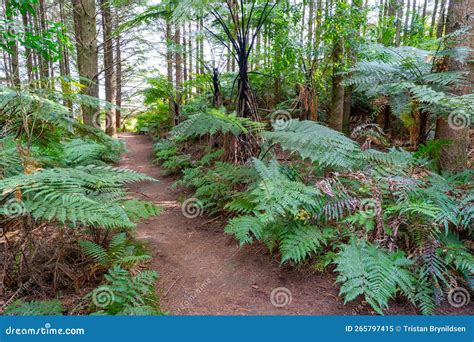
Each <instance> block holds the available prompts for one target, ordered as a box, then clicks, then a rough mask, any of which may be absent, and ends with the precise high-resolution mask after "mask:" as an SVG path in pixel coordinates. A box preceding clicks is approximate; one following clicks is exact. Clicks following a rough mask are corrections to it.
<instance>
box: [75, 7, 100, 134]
mask: <svg viewBox="0 0 474 342" xmlns="http://www.w3.org/2000/svg"><path fill="white" fill-rule="evenodd" d="M72 4H73V11H74V30H75V36H76V49H77V69H78V73H79V76H80V77H81V81H80V82H81V84H82V87H83V88H82V89H81V93H82V94H85V95H89V96H92V97H96V98H99V80H98V75H99V58H98V53H97V31H96V21H95V19H96V6H95V0H73V1H72ZM81 110H82V118H83V120H84V123H85V124H88V125H91V126H92V125H93V124H94V116H95V117H96V118H97V113H98V110H97V108H96V107H94V106H89V105H87V104H82V105H81Z"/></svg>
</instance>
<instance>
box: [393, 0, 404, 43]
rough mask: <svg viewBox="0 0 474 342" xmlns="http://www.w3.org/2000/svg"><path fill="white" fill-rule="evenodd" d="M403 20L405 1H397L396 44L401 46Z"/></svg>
mask: <svg viewBox="0 0 474 342" xmlns="http://www.w3.org/2000/svg"><path fill="white" fill-rule="evenodd" d="M402 20H403V1H401V0H398V1H397V25H396V32H395V46H400V37H401V34H402Z"/></svg>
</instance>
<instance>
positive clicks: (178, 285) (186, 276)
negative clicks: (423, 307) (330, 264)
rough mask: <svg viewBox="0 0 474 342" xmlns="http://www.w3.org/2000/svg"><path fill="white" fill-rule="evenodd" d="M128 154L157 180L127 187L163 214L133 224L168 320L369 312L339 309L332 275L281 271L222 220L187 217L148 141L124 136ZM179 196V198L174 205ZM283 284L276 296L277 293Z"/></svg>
mask: <svg viewBox="0 0 474 342" xmlns="http://www.w3.org/2000/svg"><path fill="white" fill-rule="evenodd" d="M120 137H121V138H122V139H125V141H126V143H127V148H128V150H129V152H128V153H127V154H126V155H125V156H124V158H123V161H122V163H121V166H124V167H128V168H131V169H134V170H136V171H139V172H142V173H145V174H147V175H149V176H152V177H155V178H156V179H159V180H160V182H147V183H140V184H137V185H134V186H132V187H131V188H130V189H131V191H132V192H134V193H136V196H137V197H142V198H146V199H148V200H151V201H154V202H155V203H156V204H158V205H160V206H162V207H163V208H164V209H165V211H164V212H163V213H162V214H161V215H160V216H159V217H156V218H153V219H150V220H147V221H146V222H144V223H142V224H140V225H139V226H138V231H137V237H138V239H140V240H141V241H144V242H145V243H146V244H147V245H148V247H149V249H150V250H151V252H152V253H153V263H152V268H153V269H155V270H156V271H157V272H158V274H159V277H160V278H159V282H158V287H157V288H158V291H159V294H160V297H161V305H162V308H163V309H164V310H167V311H169V312H170V314H172V315H179V314H191V315H225V314H228V315H229V314H230V315H260V314H270V315H272V314H313V315H351V314H370V313H371V310H369V308H368V307H367V306H366V305H364V304H363V303H360V302H357V303H350V304H347V305H346V306H344V305H343V303H342V300H341V299H340V298H338V296H337V294H338V287H337V286H336V285H334V280H335V277H334V275H333V274H324V275H321V274H317V273H312V272H311V271H309V267H301V268H300V269H298V268H295V267H290V266H280V264H279V261H278V258H277V257H276V256H272V255H270V254H269V253H268V252H267V251H266V249H265V248H264V247H263V246H259V245H252V246H245V247H243V248H239V246H238V243H237V242H236V241H235V240H234V239H233V238H232V237H231V236H228V235H226V234H224V232H223V227H224V222H220V221H217V220H212V219H211V218H208V217H205V215H203V216H199V217H196V218H187V217H185V216H184V215H183V214H182V211H181V202H182V201H183V200H185V199H186V198H187V197H186V196H185V194H183V193H182V192H181V193H180V191H178V190H173V189H171V188H170V186H171V184H172V183H173V182H174V180H175V179H173V178H170V177H162V176H161V175H160V168H159V167H157V166H156V165H154V164H153V163H152V141H151V139H150V138H149V137H147V136H141V135H133V134H122V135H121V136H120ZM178 199H181V201H179V200H178ZM279 287H283V288H286V289H287V290H289V291H290V292H291V302H289V303H288V304H287V305H284V306H282V307H279V306H278V305H280V304H285V301H286V302H288V300H289V298H290V297H289V296H288V293H286V292H284V291H286V290H282V292H279V296H275V297H274V302H275V303H276V304H277V306H275V305H273V304H272V301H271V293H272V290H273V289H275V288H279ZM400 313H404V314H416V311H415V310H414V309H413V308H411V307H410V306H409V305H407V304H406V303H405V304H402V303H400V304H399V303H393V305H392V306H391V309H390V311H389V312H388V314H400Z"/></svg>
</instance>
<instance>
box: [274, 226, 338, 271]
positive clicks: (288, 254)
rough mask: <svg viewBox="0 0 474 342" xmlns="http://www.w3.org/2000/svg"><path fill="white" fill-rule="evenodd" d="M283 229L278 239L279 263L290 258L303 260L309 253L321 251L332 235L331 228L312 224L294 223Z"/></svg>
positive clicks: (297, 260) (296, 260)
mask: <svg viewBox="0 0 474 342" xmlns="http://www.w3.org/2000/svg"><path fill="white" fill-rule="evenodd" d="M288 228H289V229H288V230H283V231H282V233H281V235H280V237H279V239H280V247H279V249H280V252H281V263H284V262H285V261H288V260H292V261H295V262H297V263H299V262H302V261H303V260H305V259H306V258H307V257H308V256H309V255H310V254H316V253H318V252H321V248H322V247H323V246H324V245H326V243H327V242H328V240H329V239H330V238H331V237H332V236H333V232H334V230H333V229H332V228H321V227H317V226H313V225H305V224H301V223H295V224H292V225H290V227H288Z"/></svg>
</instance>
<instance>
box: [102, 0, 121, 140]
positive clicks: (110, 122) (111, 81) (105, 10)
mask: <svg viewBox="0 0 474 342" xmlns="http://www.w3.org/2000/svg"><path fill="white" fill-rule="evenodd" d="M100 2H101V4H100V5H101V10H102V32H103V37H104V79H105V100H106V101H107V102H109V103H111V104H112V105H115V96H116V88H115V68H114V48H113V37H112V30H113V25H114V24H113V20H112V10H111V8H110V3H109V0H101V1H100ZM116 119H117V118H116V116H115V108H114V107H111V108H109V109H107V113H106V119H105V132H106V133H107V134H108V135H110V136H112V137H115V136H117V124H116Z"/></svg>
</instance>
